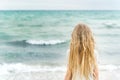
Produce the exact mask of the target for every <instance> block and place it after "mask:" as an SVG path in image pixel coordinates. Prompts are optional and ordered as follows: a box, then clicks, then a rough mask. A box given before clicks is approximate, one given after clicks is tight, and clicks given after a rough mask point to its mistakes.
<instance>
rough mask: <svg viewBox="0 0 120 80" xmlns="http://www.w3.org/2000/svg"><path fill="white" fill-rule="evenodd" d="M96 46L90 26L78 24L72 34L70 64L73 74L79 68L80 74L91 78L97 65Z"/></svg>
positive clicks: (87, 79)
mask: <svg viewBox="0 0 120 80" xmlns="http://www.w3.org/2000/svg"><path fill="white" fill-rule="evenodd" d="M94 47H95V46H94V38H93V35H92V32H91V30H90V28H89V27H88V26H87V25H86V24H84V23H80V24H78V25H76V26H75V28H74V30H73V32H72V35H71V43H70V55H69V65H68V67H69V69H70V70H71V71H72V74H74V73H75V72H76V70H79V72H80V76H84V77H85V78H86V80H89V74H90V73H92V69H93V68H92V67H93V66H96V62H95V57H94Z"/></svg>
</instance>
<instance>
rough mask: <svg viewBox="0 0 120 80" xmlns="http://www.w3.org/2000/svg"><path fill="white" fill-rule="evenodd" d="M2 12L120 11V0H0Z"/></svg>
mask: <svg viewBox="0 0 120 80" xmlns="http://www.w3.org/2000/svg"><path fill="white" fill-rule="evenodd" d="M0 10H120V0H0Z"/></svg>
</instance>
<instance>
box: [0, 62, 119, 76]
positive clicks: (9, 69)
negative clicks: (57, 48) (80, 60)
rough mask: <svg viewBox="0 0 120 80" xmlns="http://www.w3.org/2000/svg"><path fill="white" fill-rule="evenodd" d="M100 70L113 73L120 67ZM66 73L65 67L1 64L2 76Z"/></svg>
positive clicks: (102, 66) (104, 66)
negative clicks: (48, 72) (32, 73)
mask: <svg viewBox="0 0 120 80" xmlns="http://www.w3.org/2000/svg"><path fill="white" fill-rule="evenodd" d="M99 69H100V70H104V71H112V70H118V69H120V65H99ZM47 71H50V72H57V71H61V72H65V71H66V66H65V65H61V66H58V65H56V66H55V65H54V66H50V65H27V64H22V63H16V64H14V63H13V64H6V63H4V64H0V72H1V73H0V74H9V73H19V72H47Z"/></svg>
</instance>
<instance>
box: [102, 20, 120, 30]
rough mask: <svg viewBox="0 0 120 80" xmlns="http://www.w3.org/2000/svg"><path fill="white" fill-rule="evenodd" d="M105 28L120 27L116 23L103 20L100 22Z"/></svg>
mask: <svg viewBox="0 0 120 80" xmlns="http://www.w3.org/2000/svg"><path fill="white" fill-rule="evenodd" d="M102 24H103V25H104V26H105V27H106V28H118V29H119V28H120V25H118V24H117V23H113V22H105V23H102Z"/></svg>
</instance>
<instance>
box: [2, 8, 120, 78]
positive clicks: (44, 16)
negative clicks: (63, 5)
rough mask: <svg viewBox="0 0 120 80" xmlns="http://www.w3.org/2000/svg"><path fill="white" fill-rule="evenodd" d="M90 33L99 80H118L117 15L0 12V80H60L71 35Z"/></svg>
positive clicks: (119, 30) (103, 12) (109, 12)
mask: <svg viewBox="0 0 120 80" xmlns="http://www.w3.org/2000/svg"><path fill="white" fill-rule="evenodd" d="M79 22H84V23H86V24H88V25H89V26H90V28H91V30H92V31H93V34H94V37H95V41H96V51H97V52H98V65H99V72H100V80H120V76H119V75H120V24H119V22H120V11H115V10H113V11H112V10H100V11H99V10H23V11H22V10H15V11H10V10H9V11H0V80H63V79H64V76H65V72H66V67H67V60H68V54H69V53H68V50H69V43H70V37H71V32H72V30H73V28H74V27H75V25H77V24H78V23H79Z"/></svg>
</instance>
